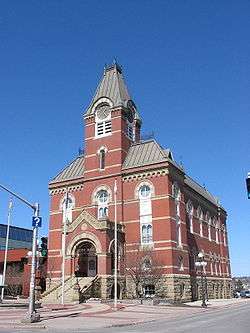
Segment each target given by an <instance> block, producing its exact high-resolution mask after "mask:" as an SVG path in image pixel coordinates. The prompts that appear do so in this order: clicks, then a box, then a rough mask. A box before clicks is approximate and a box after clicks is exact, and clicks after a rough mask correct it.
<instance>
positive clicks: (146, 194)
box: [44, 64, 231, 301]
mask: <svg viewBox="0 0 250 333" xmlns="http://www.w3.org/2000/svg"><path fill="white" fill-rule="evenodd" d="M84 122H85V125H84V126H85V139H84V140H85V141H84V142H85V143H84V154H83V155H81V156H79V157H77V158H76V159H75V160H74V161H72V163H70V165H68V166H66V168H64V169H63V171H61V172H60V173H59V174H58V175H57V176H56V177H55V178H54V179H53V180H52V181H51V182H50V184H49V190H50V195H51V208H50V226H49V257H48V274H49V276H50V278H49V282H48V281H47V284H48V283H49V287H50V289H49V290H47V291H46V293H45V298H44V299H45V300H48V301H52V300H54V301H59V300H60V298H61V292H60V290H61V288H60V283H61V282H60V281H61V278H62V269H61V268H62V245H63V244H62V232H63V227H64V223H66V230H67V233H66V259H65V270H66V271H65V279H66V281H65V297H66V299H67V300H68V301H71V300H72V299H74V298H77V294H76V290H77V293H78V294H79V291H81V293H82V294H84V291H86V292H85V294H92V295H96V296H99V297H102V298H109V297H111V296H112V290H113V261H114V255H113V247H114V246H113V239H114V214H115V206H114V184H115V180H116V181H117V206H116V207H117V219H118V227H119V228H118V239H119V278H118V281H119V288H118V289H119V296H120V297H132V296H133V294H134V287H133V283H132V281H131V279H129V278H128V277H127V276H126V274H125V273H126V265H123V264H122V262H124V260H125V261H126V262H127V263H128V262H129V261H131V260H132V259H133V257H134V256H135V255H136V253H137V252H138V249H139V250H140V251H144V250H145V251H147V252H148V251H150V252H151V253H156V254H157V258H158V259H157V260H158V262H159V263H160V266H161V269H162V273H161V279H160V280H159V281H157V283H156V284H157V285H156V286H141V288H142V290H144V291H145V290H147V288H151V289H153V290H151V292H152V293H155V294H156V295H158V296H161V297H166V298H170V299H174V300H182V301H184V300H191V299H195V298H197V297H199V294H200V292H199V290H200V274H199V272H197V270H196V268H195V265H194V262H195V260H196V258H197V253H198V252H200V251H202V252H203V253H204V259H205V261H206V262H207V266H206V268H205V271H204V273H205V275H206V284H207V290H208V297H210V298H211V297H213V298H214V297H230V294H231V275H230V262H229V253H228V240H227V228H226V217H227V214H226V211H225V210H224V209H223V207H222V206H221V205H220V204H219V202H218V200H217V199H216V198H215V197H214V196H212V195H211V194H210V193H209V192H208V191H207V190H206V189H205V188H204V187H202V186H200V185H199V184H197V183H196V182H195V181H194V180H193V179H191V178H190V177H189V176H188V175H187V174H186V173H185V171H184V170H183V168H182V167H181V166H180V165H178V164H177V163H176V162H175V161H174V159H173V157H172V153H171V151H170V150H169V149H164V148H162V147H161V146H160V145H159V144H158V143H157V142H156V141H155V140H153V139H152V140H147V141H142V140H141V139H140V129H141V124H142V121H141V118H140V115H139V113H138V110H137V108H136V105H135V104H134V102H133V100H132V99H131V97H130V95H129V92H128V89H127V87H126V84H125V81H124V78H123V75H122V70H121V68H120V67H119V66H118V65H117V64H114V65H111V66H109V67H107V68H106V69H105V71H104V74H103V77H102V79H101V81H100V83H99V85H98V87H97V90H96V93H95V95H94V97H93V100H92V101H91V103H90V105H89V107H88V108H87V110H86V112H85V113H84ZM64 139H66V138H64V137H63V136H62V140H64ZM124 258H125V259H124ZM130 258H131V260H130Z"/></svg>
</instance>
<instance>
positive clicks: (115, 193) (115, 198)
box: [114, 180, 117, 310]
mask: <svg viewBox="0 0 250 333" xmlns="http://www.w3.org/2000/svg"><path fill="white" fill-rule="evenodd" d="M114 201H115V235H114V236H115V237H114V242H115V271H114V308H115V310H117V183H116V180H115V186H114Z"/></svg>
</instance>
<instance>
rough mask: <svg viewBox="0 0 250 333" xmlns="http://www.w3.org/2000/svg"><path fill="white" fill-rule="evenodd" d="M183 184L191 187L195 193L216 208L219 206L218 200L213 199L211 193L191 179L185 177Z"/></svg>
mask: <svg viewBox="0 0 250 333" xmlns="http://www.w3.org/2000/svg"><path fill="white" fill-rule="evenodd" d="M184 182H185V183H186V184H187V185H188V186H189V187H191V188H192V189H193V190H194V191H195V192H197V193H199V194H200V195H202V196H203V197H204V198H206V199H207V200H209V201H210V202H212V203H213V204H215V205H216V206H218V205H219V200H218V199H217V198H216V197H214V196H213V195H212V194H211V193H209V192H208V191H207V190H206V189H205V188H204V187H202V186H201V185H199V184H198V183H196V181H194V180H193V179H192V178H190V177H189V176H187V175H185V179H184Z"/></svg>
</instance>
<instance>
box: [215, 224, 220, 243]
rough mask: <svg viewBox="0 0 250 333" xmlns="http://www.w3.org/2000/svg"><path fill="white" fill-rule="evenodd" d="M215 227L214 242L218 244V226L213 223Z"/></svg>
mask: <svg viewBox="0 0 250 333" xmlns="http://www.w3.org/2000/svg"><path fill="white" fill-rule="evenodd" d="M214 226H215V241H216V243H217V244H219V225H218V223H216V222H214Z"/></svg>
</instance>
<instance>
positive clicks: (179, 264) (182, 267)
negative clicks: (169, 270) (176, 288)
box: [178, 256, 184, 271]
mask: <svg viewBox="0 0 250 333" xmlns="http://www.w3.org/2000/svg"><path fill="white" fill-rule="evenodd" d="M178 267H179V271H184V261H183V257H182V256H179V257H178Z"/></svg>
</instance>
